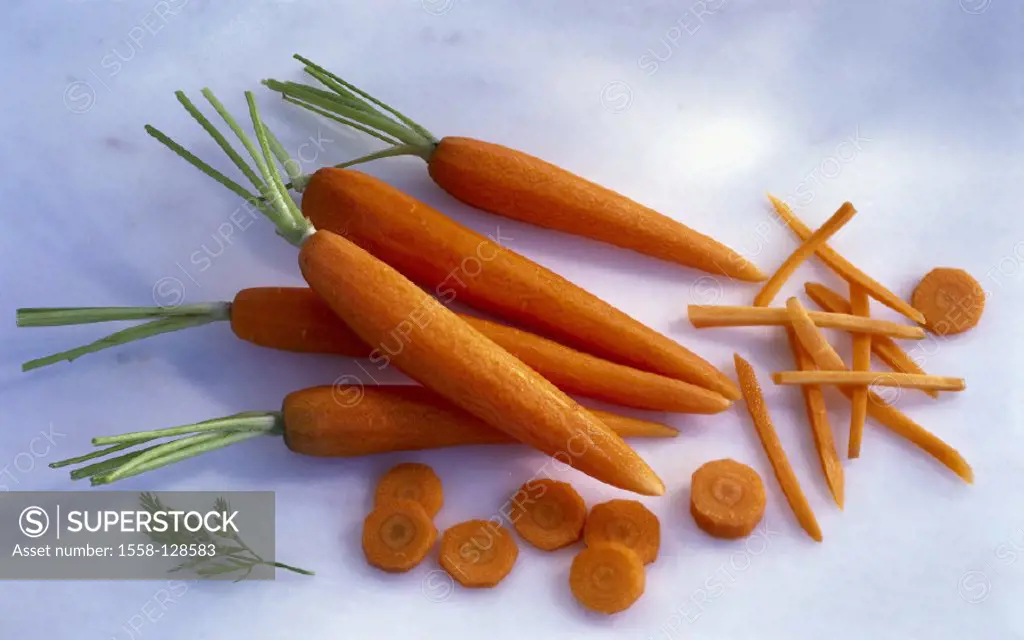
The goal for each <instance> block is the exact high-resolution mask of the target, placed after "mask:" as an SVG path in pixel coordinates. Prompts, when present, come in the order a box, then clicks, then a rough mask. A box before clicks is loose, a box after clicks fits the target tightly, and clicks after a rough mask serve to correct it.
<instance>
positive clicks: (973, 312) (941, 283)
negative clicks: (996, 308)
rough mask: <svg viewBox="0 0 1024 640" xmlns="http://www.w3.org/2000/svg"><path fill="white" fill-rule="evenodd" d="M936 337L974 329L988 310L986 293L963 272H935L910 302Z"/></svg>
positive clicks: (923, 282) (938, 270)
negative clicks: (986, 307) (983, 313)
mask: <svg viewBox="0 0 1024 640" xmlns="http://www.w3.org/2000/svg"><path fill="white" fill-rule="evenodd" d="M910 302H911V303H912V304H913V305H914V308H915V309H917V310H918V311H920V312H921V313H922V314H923V315H924V323H925V326H926V327H928V330H929V331H931V332H932V333H934V334H936V335H940V336H949V335H954V334H957V333H963V332H964V331H967V330H968V329H973V328H974V327H975V326H977V324H978V321H979V320H981V313H982V312H983V311H984V310H985V291H984V290H983V289H982V288H981V285H980V284H978V281H977V280H975V279H974V278H972V277H971V274H969V273H967V272H966V271H964V270H963V269H948V268H940V269H932V270H931V271H929V272H928V273H927V274H926V275H925V276H924V277H923V278H921V282H919V283H918V284H917V287H915V288H914V293H913V295H912V296H911V298H910Z"/></svg>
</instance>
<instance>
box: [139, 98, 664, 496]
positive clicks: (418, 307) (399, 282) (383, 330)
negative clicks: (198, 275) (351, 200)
mask: <svg viewBox="0 0 1024 640" xmlns="http://www.w3.org/2000/svg"><path fill="white" fill-rule="evenodd" d="M203 93H204V95H205V96H206V98H207V99H208V100H209V102H210V103H211V104H212V105H213V107H214V109H215V110H216V111H217V112H218V113H219V114H220V116H221V117H222V118H223V120H224V121H225V122H226V123H227V124H228V126H229V127H230V128H231V129H232V131H234V132H235V134H236V136H237V137H238V138H239V140H240V141H241V143H242V145H243V146H244V147H245V148H246V150H247V151H248V153H249V155H250V156H251V157H252V160H253V162H254V163H255V165H256V167H257V168H258V170H259V174H260V175H261V176H262V178H260V177H259V176H257V175H255V172H254V171H253V170H252V169H251V168H248V169H247V170H243V169H242V166H244V165H245V164H246V163H245V162H244V161H243V160H242V159H241V156H240V155H239V154H238V152H237V151H235V150H234V148H233V147H231V146H230V145H229V144H228V143H227V142H226V141H225V140H223V137H222V136H220V134H213V133H212V132H214V131H216V129H215V128H214V127H213V125H212V124H210V123H209V122H208V121H206V120H205V118H204V117H203V116H202V114H201V113H199V111H198V109H196V108H195V107H194V106H193V105H191V103H190V102H189V101H188V99H187V98H185V96H184V94H183V93H180V92H179V94H178V97H179V100H180V101H182V103H183V104H184V105H186V109H188V110H189V113H190V114H192V115H193V116H194V117H195V118H196V119H197V120H198V121H199V122H200V124H202V125H203V127H204V128H205V129H207V131H210V132H211V135H212V136H213V137H214V140H215V141H216V142H217V144H218V145H219V146H221V148H222V149H224V151H225V153H227V154H228V156H229V158H231V160H232V161H233V162H234V163H235V164H236V165H237V166H238V167H239V170H241V171H242V172H243V173H244V174H246V176H247V177H249V179H250V181H251V182H252V183H253V186H255V187H256V189H257V191H258V192H259V193H260V194H261V197H260V196H256V195H255V194H253V193H251V192H249V191H247V190H246V189H244V188H243V187H241V186H240V185H238V184H237V183H235V182H234V181H232V180H231V179H230V178H227V177H226V176H224V174H222V173H220V172H219V171H217V170H216V169H213V168H212V167H210V166H209V165H208V164H206V163H204V162H203V161H202V160H200V159H199V158H197V157H196V156H194V155H193V154H191V153H190V152H188V151H187V150H185V149H184V148H183V147H181V146H180V145H178V144H177V143H175V142H174V141H173V140H171V139H170V138H168V137H167V136H166V135H164V134H162V133H160V132H158V131H157V130H156V129H154V128H152V127H149V128H148V131H149V132H150V133H151V134H152V135H154V137H156V138H157V139H159V140H161V142H163V143H164V144H165V145H167V146H168V147H170V148H171V149H172V150H174V151H175V152H176V153H178V155H180V156H181V157H183V158H185V159H186V160H188V161H189V162H190V163H192V164H193V165H194V166H196V167H198V168H200V169H202V170H203V171H204V172H205V173H206V174H207V175H209V176H211V177H213V178H214V179H216V180H217V181H218V182H220V183H221V184H223V185H225V186H227V187H228V188H230V189H231V190H232V191H234V192H236V193H238V194H239V195H240V196H242V197H243V198H245V199H246V200H248V201H250V202H252V203H253V205H254V206H255V207H256V208H257V209H258V210H259V211H261V212H262V213H264V214H265V215H266V216H267V217H268V218H270V219H271V220H272V221H273V222H274V223H275V225H276V226H277V231H278V234H279V235H281V236H282V237H284V238H285V239H286V240H288V241H289V242H290V243H292V244H293V245H295V246H296V247H299V268H300V270H301V271H302V275H303V277H304V278H305V279H306V282H308V283H309V285H310V286H311V287H312V288H313V290H314V291H316V293H317V295H319V296H320V297H321V298H322V299H323V300H324V302H325V303H327V306H328V307H330V309H331V310H332V311H334V313H335V314H337V315H338V316H339V318H341V320H342V321H344V322H345V323H346V324H347V325H348V326H349V327H350V328H351V329H352V330H353V331H354V332H355V334H356V335H358V336H359V338H360V339H361V340H362V341H363V342H365V343H367V344H369V345H371V346H374V347H375V348H383V345H384V344H385V343H386V342H388V341H394V340H395V339H396V338H399V339H400V341H401V344H400V346H399V347H398V348H397V349H395V350H394V351H391V350H389V355H388V360H387V363H388V364H394V365H395V366H396V367H397V368H398V369H400V370H401V371H403V372H405V373H406V374H407V375H409V376H410V377H411V378H413V379H414V380H416V381H418V382H420V383H421V384H423V385H424V386H425V387H428V388H430V389H433V390H434V391H435V392H436V393H437V394H439V395H441V396H442V397H444V398H446V399H447V400H448V401H450V402H451V403H453V404H454V405H456V406H458V407H461V408H462V409H464V410H466V411H468V412H469V413H471V414H473V415H475V416H477V417H478V418H480V419H481V420H483V421H484V422H486V423H487V424H490V425H491V426H492V427H494V428H496V429H499V430H501V431H504V432H506V433H507V434H509V435H511V436H512V437H513V438H515V439H517V440H519V441H521V442H524V443H526V444H529V445H531V446H533V447H535V448H537V449H539V450H541V451H543V452H545V453H547V454H549V455H556V454H563V453H565V450H566V449H570V450H571V451H572V452H574V453H575V452H576V451H577V450H578V455H569V456H568V458H569V459H568V460H567V461H566V462H567V464H571V465H572V466H574V467H575V468H577V469H578V470H580V471H581V472H583V473H586V474H588V475H591V476H593V477H594V478H596V479H598V480H600V481H602V482H606V483H608V484H611V485H613V486H616V487H619V488H623V489H627V490H630V491H635V492H637V493H642V494H648V495H660V494H661V493H663V492H664V490H665V488H664V485H663V484H662V482H661V480H660V479H659V478H658V476H657V475H656V474H655V473H654V471H653V470H652V469H651V468H650V467H649V466H648V465H647V463H646V462H644V461H643V459H642V458H640V456H639V455H637V453H636V452H635V451H633V450H632V449H631V448H630V447H629V445H628V444H626V442H625V441H623V440H622V438H620V437H619V436H618V435H616V434H615V432H613V431H612V430H610V429H609V428H608V427H606V426H605V425H604V424H603V423H602V422H601V421H600V420H598V419H597V418H595V417H594V416H593V415H592V414H590V413H589V412H588V411H586V410H585V409H583V408H582V407H580V405H578V404H577V403H576V402H575V401H573V400H572V399H571V398H569V397H568V396H567V395H565V394H564V393H563V392H561V391H559V390H558V388H557V387H555V386H554V385H552V384H551V383H550V382H548V381H547V380H546V379H545V378H543V377H542V376H540V375H539V374H538V373H536V372H535V371H533V370H532V369H530V368H529V367H527V366H526V365H525V364H523V363H522V362H521V361H520V360H518V359H517V358H515V357H514V356H513V355H511V354H510V353H508V352H507V351H505V350H504V349H502V348H501V347H499V346H498V345H496V344H495V343H494V342H493V341H491V340H489V339H487V338H486V337H484V336H483V335H482V334H481V333H480V332H479V331H477V330H476V329H474V328H472V327H471V326H469V325H468V324H467V323H466V322H464V321H463V320H462V319H460V318H459V317H458V316H456V315H455V314H454V313H452V312H451V311H449V310H448V309H447V308H446V307H444V306H443V305H442V304H441V303H440V302H438V301H437V300H436V299H434V298H433V297H431V296H430V295H429V294H427V293H426V292H425V291H423V290H422V289H420V288H419V287H418V286H416V285H415V284H414V283H413V282H411V281H410V280H409V279H407V278H406V277H405V276H403V275H402V274H401V273H400V272H399V271H397V270H396V269H395V268H394V267H392V266H389V265H387V264H385V263H384V262H381V261H380V260H379V259H378V258H376V257H374V256H373V255H372V254H371V253H369V252H368V251H367V250H366V249H364V248H362V247H360V246H358V245H356V244H355V243H353V242H352V241H351V240H348V239H346V238H344V237H342V236H341V235H337V234H336V233H333V232H332V231H330V230H324V229H318V228H317V227H316V226H314V225H315V223H316V220H310V219H309V218H307V217H306V216H305V215H304V214H303V212H302V211H301V210H300V209H299V207H298V205H297V204H296V203H295V202H294V201H293V200H292V198H291V196H290V195H289V193H288V191H287V188H286V187H285V183H284V180H283V178H282V177H281V171H280V170H279V169H278V166H277V164H278V163H280V164H281V165H283V167H284V169H285V171H287V172H288V176H289V178H291V180H292V182H293V183H295V182H296V181H299V182H301V181H302V176H301V175H300V173H299V172H298V168H297V164H296V163H295V162H294V161H293V160H292V159H291V158H290V157H289V156H288V154H287V152H285V151H284V149H283V147H282V146H281V145H280V143H278V142H277V139H276V138H275V137H274V136H273V134H271V133H270V132H269V130H268V129H267V128H266V127H265V126H264V125H263V122H262V120H261V118H260V115H259V110H258V109H257V108H256V102H255V100H254V98H253V96H252V94H251V93H249V92H247V93H246V100H247V101H248V103H249V115H250V118H251V120H252V128H253V130H254V132H255V134H256V139H257V141H258V142H259V149H258V150H257V147H256V145H255V144H253V142H252V141H251V139H250V138H249V136H248V135H247V134H246V133H245V132H244V131H243V130H242V128H241V127H240V126H239V125H238V123H237V122H236V121H235V119H234V118H233V117H232V116H231V114H230V113H229V112H228V111H227V110H226V109H225V108H224V107H223V105H221V104H220V103H219V101H217V99H216V98H215V97H214V96H213V94H212V93H211V92H210V91H209V90H204V92H203ZM333 171H335V172H338V173H343V172H341V171H340V170H337V169H335V170H333ZM310 186H311V187H312V186H313V185H312V184H311V185H310ZM392 191H393V190H392ZM378 192H379V190H378ZM396 193H397V192H396ZM337 195H338V196H340V197H341V199H339V198H338V197H331V196H328V197H327V198H326V199H323V200H320V202H319V205H318V206H319V207H321V208H322V209H321V210H323V211H327V212H329V214H328V215H331V216H334V217H337V216H338V215H344V214H346V213H349V214H351V213H352V212H351V211H346V205H347V204H348V203H347V202H345V200H344V199H343V198H344V196H345V192H344V191H343V192H341V193H338V194H337ZM364 195H365V194H364ZM307 200H308V198H307ZM305 204H306V205H307V208H308V202H307V203H305ZM363 205H364V206H365V207H367V208H368V209H370V210H374V211H377V212H384V211H387V213H388V214H389V215H398V214H404V213H406V212H407V211H408V208H406V209H398V210H394V209H392V207H393V206H394V205H395V202H394V201H393V200H392V201H387V200H378V199H373V200H369V201H366V202H364V203H363ZM420 235H423V234H420ZM416 248H417V249H418V250H419V251H421V252H422V251H425V250H427V249H425V248H424V247H423V246H418V247H416Z"/></svg>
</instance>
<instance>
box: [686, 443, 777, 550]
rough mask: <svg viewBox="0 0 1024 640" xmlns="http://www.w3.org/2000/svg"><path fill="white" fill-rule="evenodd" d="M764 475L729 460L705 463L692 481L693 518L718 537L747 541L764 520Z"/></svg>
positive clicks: (710, 533) (691, 503)
mask: <svg viewBox="0 0 1024 640" xmlns="http://www.w3.org/2000/svg"><path fill="white" fill-rule="evenodd" d="M766 503H767V497H766V496H765V492H764V483H763V482H761V476H759V475H757V472H756V471H754V470H753V469H751V468H750V467H748V466H747V465H745V464H742V463H740V462H736V461H735V460H731V459H728V458H724V459H722V460H712V461H711V462H705V463H704V464H702V465H701V466H700V467H698V468H697V470H696V471H694V472H693V476H692V478H691V480H690V515H692V516H693V521H694V522H696V523H697V526H698V527H700V528H701V529H702V530H703V531H704V532H705V533H707V534H708V535H710V536H713V537H715V538H727V539H732V538H745V537H746V536H749V535H750V533H751V532H752V531H753V530H754V527H756V526H757V523H759V522H761V518H762V517H764V508H765V504H766Z"/></svg>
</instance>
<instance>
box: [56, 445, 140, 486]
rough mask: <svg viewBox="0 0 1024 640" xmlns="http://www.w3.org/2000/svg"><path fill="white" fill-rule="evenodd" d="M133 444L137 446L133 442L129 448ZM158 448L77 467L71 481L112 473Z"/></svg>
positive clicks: (72, 473) (72, 472)
mask: <svg viewBox="0 0 1024 640" xmlns="http://www.w3.org/2000/svg"><path fill="white" fill-rule="evenodd" d="M135 444H137V443H134V442H133V443H131V445H130V446H132V445H135ZM159 446H160V445H158V444H155V445H153V446H151V447H146V448H145V449H139V450H138V451H132V452H131V453H126V454H124V455H122V456H117V457H116V458H110V459H109V460H103V461H101V462H96V463H94V464H90V465H89V466H87V467H79V468H78V469H74V470H72V471H71V479H72V480H82V479H84V478H91V477H92V476H96V475H100V474H104V473H107V472H110V471H114V470H115V469H117V468H118V467H120V466H121V465H124V464H128V463H129V462H131V461H132V460H134V459H136V458H138V457H139V456H141V455H143V454H145V453H147V452H149V451H153V450H154V449H156V448H157V447H159Z"/></svg>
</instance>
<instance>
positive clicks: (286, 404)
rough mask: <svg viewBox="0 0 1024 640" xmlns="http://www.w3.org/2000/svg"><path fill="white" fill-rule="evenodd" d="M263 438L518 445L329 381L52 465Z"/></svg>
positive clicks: (416, 403)
mask: <svg viewBox="0 0 1024 640" xmlns="http://www.w3.org/2000/svg"><path fill="white" fill-rule="evenodd" d="M593 413H594V415H595V416H596V417H597V418H599V419H600V420H601V421H602V422H603V423H604V424H606V425H608V427H609V428H611V429H613V430H614V431H615V432H616V433H617V434H619V435H620V436H623V437H627V438H632V437H637V438H667V437H673V436H675V435H676V434H677V432H676V431H675V430H673V429H671V428H670V427H667V426H665V425H663V424H659V423H656V422H648V421H646V420H638V419H636V418H627V417H624V416H619V415H616V414H614V413H606V412H603V411H596V410H595V411H594V412H593ZM261 436H277V437H283V438H284V444H285V446H287V447H288V449H290V450H291V451H293V452H295V453H299V454H303V455H309V456H317V457H327V458H348V457H356V456H365V455H373V454H377V453H388V452H393V451H419V450H424V449H439V448H444V447H456V446H465V445H479V444H513V443H515V442H516V441H515V440H514V439H513V438H512V437H510V436H508V435H507V434H505V433H504V432H502V431H499V430H497V429H494V428H492V427H490V426H488V425H487V424H486V423H485V422H483V421H482V420H480V419H478V418H476V417H474V416H473V415H471V414H469V413H467V412H465V411H463V410H461V409H458V408H456V407H454V406H452V405H451V403H449V402H447V401H445V400H444V399H442V398H441V397H439V396H438V395H437V394H435V393H433V392H432V391H430V390H429V389H425V388H423V387H419V386H414V385H391V386H371V387H363V386H361V385H335V386H333V387H331V386H322V387H312V388H309V389H303V390H301V391H295V392H293V393H290V394H288V395H287V396H285V398H284V401H283V402H282V404H281V410H280V411H250V412H246V413H239V414H236V415H233V416H227V417H224V418H217V419H215V420H207V421H204V422H199V423H196V424H190V425H184V426H180V427H170V428H166V429H157V430H154V431H138V432H134V433H123V434H120V435H115V436H103V437H98V438H93V440H92V443H93V445H95V446H97V447H102V448H100V449H97V450H95V451H93V452H91V453H87V454H85V455H81V456H76V457H73V458H69V459H67V460H61V461H60V462H54V463H52V464H50V467H51V468H60V467H67V466H72V465H81V464H83V463H89V464H87V465H86V466H82V467H79V468H77V469H75V470H74V471H72V472H71V477H72V479H75V480H80V479H84V478H90V479H91V481H92V484H94V485H100V484H108V483H111V482H115V481H117V480H122V479H124V478H130V477H132V476H136V475H139V474H142V473H145V472H148V471H152V470H154V469H159V468H161V467H165V466H168V465H170V464H173V463H175V462H179V461H181V460H185V459H187V458H192V457H195V456H198V455H201V454H204V453H208V452H211V451H215V450H217V449H223V448H225V447H228V446H231V445H233V444H236V443H238V442H242V441H245V440H249V439H252V438H257V437H261ZM157 441H159V442H157Z"/></svg>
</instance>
